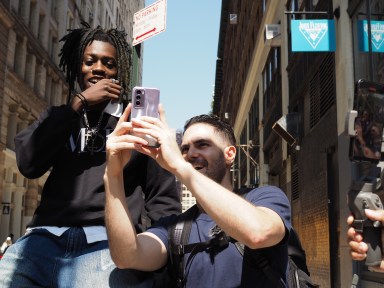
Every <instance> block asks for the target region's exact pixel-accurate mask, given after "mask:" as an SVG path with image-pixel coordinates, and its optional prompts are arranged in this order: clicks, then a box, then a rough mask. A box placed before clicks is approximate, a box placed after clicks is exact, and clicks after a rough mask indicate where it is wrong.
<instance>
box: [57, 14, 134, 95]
mask: <svg viewBox="0 0 384 288" xmlns="http://www.w3.org/2000/svg"><path fill="white" fill-rule="evenodd" d="M81 24H82V25H83V26H84V27H83V28H78V29H69V30H68V31H69V33H68V34H67V35H65V36H64V37H63V38H62V39H61V40H60V41H62V42H64V44H63V47H62V48H61V52H60V54H59V56H60V63H59V66H60V68H62V69H63V72H64V73H65V77H66V80H67V82H68V84H69V96H68V101H69V100H70V95H71V94H72V92H73V91H74V90H75V83H76V81H77V82H78V83H81V65H82V61H83V54H84V50H85V48H86V47H87V45H89V44H90V43H92V41H94V40H97V41H103V42H108V43H110V44H112V45H113V46H114V47H115V49H116V53H117V57H116V58H117V59H116V61H117V75H118V76H117V77H118V80H119V83H120V85H121V86H122V88H123V89H122V92H121V93H120V97H119V101H120V102H122V101H129V100H130V99H129V98H128V97H129V96H128V95H129V93H128V92H129V82H130V70H131V64H132V62H131V48H130V46H129V44H128V43H127V41H126V37H127V34H126V33H125V32H124V31H123V30H117V29H116V28H113V29H108V30H105V29H102V28H101V27H100V26H97V27H96V28H94V29H92V28H91V27H90V25H89V24H88V23H87V22H85V21H82V22H81Z"/></svg>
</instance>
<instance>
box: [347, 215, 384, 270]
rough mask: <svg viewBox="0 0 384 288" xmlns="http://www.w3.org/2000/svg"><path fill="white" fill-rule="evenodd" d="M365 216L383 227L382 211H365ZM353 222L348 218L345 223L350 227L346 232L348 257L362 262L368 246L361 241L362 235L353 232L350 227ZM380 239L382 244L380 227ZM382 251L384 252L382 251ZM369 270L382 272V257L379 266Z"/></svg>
mask: <svg viewBox="0 0 384 288" xmlns="http://www.w3.org/2000/svg"><path fill="white" fill-rule="evenodd" d="M365 215H366V216H367V217H368V218H369V219H371V220H373V221H380V222H381V223H382V224H383V225H384V210H370V209H365ZM353 221H354V218H353V216H349V217H348V219H347V223H348V225H349V226H350V228H349V229H348V231H347V237H348V245H349V248H350V255H351V257H352V259H353V260H357V261H362V260H365V258H367V251H368V245H367V243H365V242H364V241H363V234H362V233H359V232H357V231H356V230H355V228H354V227H353V226H351V225H352V223H353ZM381 239H382V241H381V242H382V243H383V242H384V228H383V226H382V227H381ZM382 251H384V250H383V249H382ZM370 270H373V271H376V272H384V255H382V261H381V263H380V266H375V267H370Z"/></svg>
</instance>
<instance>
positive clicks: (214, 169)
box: [203, 154, 227, 184]
mask: <svg viewBox="0 0 384 288" xmlns="http://www.w3.org/2000/svg"><path fill="white" fill-rule="evenodd" d="M226 172H227V168H226V163H225V159H224V155H222V154H220V156H219V157H217V159H214V161H212V162H211V165H209V166H208V167H207V168H206V169H205V172H203V174H204V175H205V176H207V177H208V178H210V179H212V180H213V181H215V182H217V183H219V184H220V183H221V181H222V180H223V179H224V176H225V174H226Z"/></svg>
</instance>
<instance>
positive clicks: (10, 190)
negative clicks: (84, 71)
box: [0, 0, 144, 239]
mask: <svg viewBox="0 0 384 288" xmlns="http://www.w3.org/2000/svg"><path fill="white" fill-rule="evenodd" d="M142 8H144V0H139V1H124V0H108V1H101V0H38V1H31V0H0V34H1V39H0V63H1V65H0V107H1V113H0V123H1V125H0V199H1V213H0V239H5V238H6V236H8V234H9V233H13V234H14V236H15V239H17V238H18V237H20V236H21V235H23V234H24V233H25V228H26V224H27V223H28V222H29V221H30V219H31V218H32V215H33V213H34V211H35V209H36V207H37V206H38V205H39V201H40V194H41V189H42V186H43V184H44V182H45V180H46V177H47V175H45V176H44V177H41V178H39V179H26V178H25V177H23V176H22V175H21V174H20V173H19V171H18V168H17V166H16V159H15V152H14V148H15V147H14V141H13V139H14V136H15V135H16V133H18V132H19V131H20V130H22V129H23V128H25V127H26V126H28V125H29V124H31V123H32V122H33V121H35V120H36V119H37V118H38V117H39V115H40V113H41V112H42V111H43V110H44V109H46V108H47V107H48V106H50V105H61V104H65V103H67V97H68V87H67V84H66V82H65V78H64V75H63V73H62V71H60V69H59V68H58V63H59V57H58V54H59V52H60V48H61V46H60V43H59V40H60V39H61V38H62V37H63V36H64V35H65V34H66V32H67V29H71V28H77V27H80V21H81V19H83V20H85V21H87V22H88V23H89V24H90V25H91V26H92V27H96V26H97V25H101V26H102V27H105V28H109V27H118V28H120V29H125V31H127V34H128V36H127V37H128V42H129V43H132V26H133V14H134V13H135V12H137V11H138V10H140V9H142ZM142 50H143V47H142V45H137V46H135V47H134V49H133V62H134V68H133V71H132V72H133V73H132V75H133V79H132V85H136V84H139V85H140V84H141V75H142V57H141V55H142Z"/></svg>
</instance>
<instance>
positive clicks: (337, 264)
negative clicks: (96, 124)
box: [213, 0, 384, 287]
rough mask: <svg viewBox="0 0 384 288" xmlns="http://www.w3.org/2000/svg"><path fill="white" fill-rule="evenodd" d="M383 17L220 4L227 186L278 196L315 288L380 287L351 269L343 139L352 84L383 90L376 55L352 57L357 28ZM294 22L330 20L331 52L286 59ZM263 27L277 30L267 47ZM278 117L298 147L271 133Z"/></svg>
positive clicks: (361, 4)
mask: <svg viewBox="0 0 384 288" xmlns="http://www.w3.org/2000/svg"><path fill="white" fill-rule="evenodd" d="M383 13H384V2H383V1H379V0H377V1H365V0H361V1H358V0H356V1H347V0H333V1H332V0H316V1H315V0H309V1H305V0H287V1H272V0H261V1H253V0H224V1H223V2H222V14H221V20H220V32H219V43H218V55H217V57H218V59H217V65H216V80H215V95H214V104H213V112H214V114H217V115H218V116H219V117H221V118H223V119H227V120H228V121H230V123H231V124H232V125H233V127H234V130H235V135H236V138H237V141H238V146H239V151H238V155H239V157H238V159H237V162H236V163H235V165H234V167H233V183H234V186H235V187H236V188H241V187H244V186H245V187H257V186H262V185H266V184H272V185H277V186H279V187H281V188H282V189H283V190H284V191H285V192H286V194H287V196H288V198H289V199H290V201H291V205H292V222H293V226H294V227H295V229H296V230H297V231H298V233H299V234H300V237H301V240H302V243H303V246H304V248H305V249H306V252H307V263H308V265H309V268H310V271H311V276H312V278H313V279H314V281H315V282H316V283H317V284H318V285H320V287H350V285H351V280H352V274H353V273H356V272H359V274H360V283H361V285H362V286H361V287H379V286H380V285H382V283H384V277H383V275H382V274H380V273H373V272H368V271H367V268H366V267H364V266H362V265H352V261H351V258H350V257H349V254H348V246H347V241H346V230H347V225H346V218H347V215H348V213H349V211H348V207H347V201H346V199H347V192H348V189H349V186H350V182H351V175H350V173H349V171H350V162H349V159H348V151H349V139H348V137H346V136H345V135H344V123H345V116H346V112H347V111H349V110H351V109H352V105H353V97H354V83H355V81H357V80H358V79H361V78H366V79H370V80H373V81H382V82H383V80H384V79H383V73H382V70H383V67H384V62H383V59H384V57H383V53H367V52H362V51H360V50H359V37H358V31H357V30H358V29H357V23H358V20H361V19H367V17H371V18H372V20H381V19H382V18H383V16H382V15H383ZM292 19H329V20H334V21H335V22H334V24H335V29H336V47H337V49H336V51H335V52H293V51H292V48H291V47H292V46H291V44H292V43H291V32H292V31H291V25H290V23H291V22H290V20H292ZM266 25H273V27H275V29H276V31H275V32H276V33H275V34H274V36H273V37H272V38H271V39H267V37H266ZM276 25H277V26H276ZM278 28H279V29H278ZM268 31H270V32H274V31H271V30H268ZM282 116H286V117H288V116H290V117H292V119H294V121H293V123H295V124H297V129H296V131H295V132H297V133H296V135H295V136H296V137H295V140H296V141H297V144H298V145H296V144H295V145H293V146H290V145H288V143H287V142H286V141H285V140H283V139H282V138H281V137H280V136H279V135H278V134H277V133H275V132H274V131H273V129H272V127H273V125H274V124H275V123H276V121H278V120H279V119H280V118H281V117H282ZM380 283H381V284H380Z"/></svg>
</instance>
